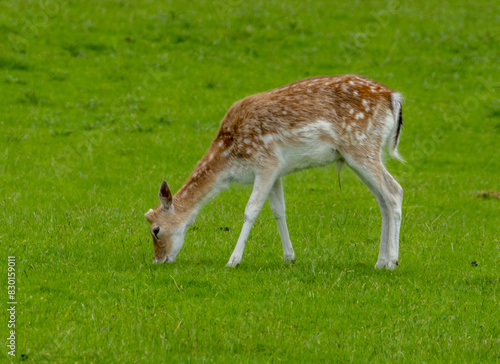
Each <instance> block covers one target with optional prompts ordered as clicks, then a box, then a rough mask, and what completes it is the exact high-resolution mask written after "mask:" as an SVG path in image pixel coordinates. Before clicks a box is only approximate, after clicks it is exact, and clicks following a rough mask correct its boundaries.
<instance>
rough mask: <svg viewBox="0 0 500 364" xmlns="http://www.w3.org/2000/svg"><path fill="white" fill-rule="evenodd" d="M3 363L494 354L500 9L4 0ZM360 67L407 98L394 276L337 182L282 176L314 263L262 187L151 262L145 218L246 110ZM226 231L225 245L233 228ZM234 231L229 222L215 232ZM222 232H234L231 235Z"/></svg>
mask: <svg viewBox="0 0 500 364" xmlns="http://www.w3.org/2000/svg"><path fill="white" fill-rule="evenodd" d="M0 9H1V11H0V131H1V132H0V156H1V157H0V192H1V193H0V205H1V208H0V217H1V230H0V244H1V249H0V250H1V254H0V256H1V260H0V262H1V264H2V269H1V272H3V273H2V274H3V278H2V279H1V280H0V281H1V282H2V289H1V290H0V292H1V300H2V307H3V309H2V310H1V313H0V318H1V329H0V334H1V335H2V336H1V337H2V343H6V339H7V337H8V336H9V330H10V329H8V325H7V323H8V320H9V316H8V313H7V311H6V308H7V307H8V304H7V302H9V297H8V295H7V267H8V260H7V259H8V258H7V257H8V256H15V257H16V296H15V299H16V301H17V306H16V309H17V311H16V328H15V330H16V353H15V354H16V356H15V357H14V358H12V357H11V356H10V355H9V354H8V351H9V350H10V349H9V348H8V347H7V346H6V345H5V344H4V345H3V346H2V348H3V349H2V350H1V353H0V361H2V362H9V361H13V362H18V361H25V362H32V363H40V362H44V361H47V362H54V363H74V362H79V363H82V362H83V363H87V362H95V363H108V362H123V363H134V362H165V363H169V362H204V361H214V362H231V363H232V362H257V363H260V362H312V361H324V362H343V363H346V362H388V361H401V362H425V363H434V362H449V363H451V362H467V363H474V362H478V363H479V362H481V363H484V362H492V363H494V362H500V307H499V301H500V296H499V280H500V268H499V264H500V200H499V199H498V198H496V197H494V196H489V197H488V195H487V196H486V197H481V196H478V193H479V192H481V191H499V190H500V152H499V147H500V100H499V97H498V95H499V92H500V83H499V81H500V56H499V55H500V29H499V27H498V24H499V22H500V18H499V15H498V14H500V4H499V3H498V2H495V1H484V0H483V1H472V0H460V1H453V2H446V1H445V2H439V3H438V2H424V3H423V4H420V5H417V3H416V2H410V1H398V0H392V1H389V2H386V1H363V2H361V1H355V2H336V3H333V2H328V1H317V2H303V1H298V0H297V1H295V0H294V1H277V0H271V1H255V2H253V1H242V0H228V1H225V2H215V1H195V2H174V1H164V2H154V1H129V0H115V1H96V0H94V1H86V2H83V1H66V0H44V1H1V2H0ZM344 73H357V74H361V75H364V76H367V77H369V78H372V79H375V80H377V81H379V82H382V83H384V84H386V85H388V86H389V87H391V88H392V89H395V90H398V91H400V92H401V93H403V94H404V96H405V97H406V103H405V106H404V113H405V114H404V115H405V127H404V130H403V134H402V137H401V142H400V148H399V150H400V152H401V153H402V154H403V156H404V157H405V158H406V160H407V163H406V164H401V163H399V162H397V161H393V160H391V161H388V164H387V165H388V169H389V170H390V171H391V173H392V174H393V175H394V176H395V177H396V178H397V179H398V180H399V181H400V183H401V185H402V186H403V188H404V191H405V195H404V202H403V223H402V232H401V241H400V259H399V263H400V266H399V268H398V269H397V270H395V271H386V270H383V271H379V270H375V269H374V265H375V263H376V261H377V255H378V244H379V238H380V228H381V217H380V212H379V209H378V206H377V203H376V201H375V199H374V197H373V196H372V194H371V193H370V191H369V190H368V189H367V188H366V187H365V186H364V185H363V184H362V183H361V182H360V181H359V180H358V179H357V177H356V176H355V174H354V173H353V172H352V171H350V170H348V169H347V168H346V169H345V170H343V171H342V191H340V190H339V188H338V185H337V180H336V171H335V168H334V167H333V166H331V167H327V168H323V169H315V170H308V171H304V172H301V173H298V174H294V175H290V176H288V177H286V178H285V179H284V189H285V197H286V201H287V222H288V227H289V230H290V235H291V240H292V243H293V246H294V249H295V253H296V257H297V260H296V262H295V264H293V265H288V264H285V263H283V260H282V248H281V242H280V238H279V235H278V229H277V226H276V222H275V219H274V217H273V216H272V213H271V211H270V209H269V206H268V204H266V206H265V208H264V209H263V211H262V212H261V214H260V215H259V218H258V219H257V221H256V223H255V225H254V227H253V230H252V232H251V234H250V238H249V241H248V243H247V248H246V250H245V255H244V257H243V261H242V264H241V265H240V266H239V267H238V268H237V269H230V268H226V267H225V264H226V262H227V259H228V258H229V256H230V255H231V252H232V250H233V248H234V245H235V244H236V240H237V237H238V234H239V230H240V228H241V226H242V223H243V212H244V207H245V204H246V201H247V199H248V197H249V195H250V191H251V189H250V187H249V186H232V187H231V188H230V189H229V190H227V191H225V192H223V193H222V194H220V195H219V196H217V197H216V198H215V199H213V200H212V201H211V202H210V203H208V204H207V205H206V206H205V207H204V208H203V210H202V211H201V213H200V215H199V216H198V218H197V221H196V224H195V225H194V227H192V228H190V229H189V231H188V233H187V235H186V240H185V244H184V247H183V249H182V251H181V252H180V254H179V256H178V258H177V261H176V262H175V263H173V264H167V265H160V266H156V265H153V264H152V260H153V245H152V242H151V237H150V235H149V231H148V227H149V225H148V223H147V222H146V221H145V219H144V213H145V212H146V211H147V210H148V209H149V208H151V207H154V205H156V204H157V202H158V201H157V191H158V188H159V185H160V183H161V181H162V180H163V179H166V180H167V181H168V182H169V184H170V186H171V187H172V189H173V190H174V191H176V190H178V189H179V188H180V187H181V185H182V184H183V182H184V181H185V179H186V178H187V177H188V175H189V173H190V172H191V170H192V169H193V168H194V166H195V165H196V162H197V161H198V160H199V159H200V158H201V157H202V156H203V154H204V153H205V151H206V150H207V149H208V147H209V145H210V142H211V140H212V138H213V137H214V136H215V135H216V132H217V129H218V125H219V122H220V120H221V119H222V117H223V116H224V114H225V112H226V110H227V109H228V108H229V107H230V106H231V105H232V103H233V102H235V101H237V100H239V99H241V98H243V97H245V96H247V95H250V94H254V93H257V92H261V91H265V90H269V89H272V88H275V87H278V86H281V85H284V84H287V83H290V82H293V81H295V80H299V79H302V78H306V77H310V76H316V75H334V74H344ZM226 227H229V230H228V229H225V228H226ZM220 228H223V229H220ZM227 230H228V231H227Z"/></svg>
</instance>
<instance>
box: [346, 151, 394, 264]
mask: <svg viewBox="0 0 500 364" xmlns="http://www.w3.org/2000/svg"><path fill="white" fill-rule="evenodd" d="M346 160H347V163H348V165H349V166H350V167H351V168H352V169H353V170H354V171H355V172H356V174H357V175H358V176H359V177H360V179H361V180H362V181H363V182H364V183H365V184H366V185H367V186H368V188H369V189H370V190H371V191H372V193H373V194H374V195H375V198H376V199H377V202H378V204H379V207H380V212H381V214H382V233H381V237H380V250H379V256H378V261H377V264H376V265H375V268H387V269H395V268H396V267H397V265H398V257H399V231H400V227H401V206H402V202H403V189H402V188H401V186H400V185H399V184H398V183H397V182H396V180H395V179H394V178H393V177H392V176H391V175H390V173H389V172H388V171H387V170H386V168H385V167H384V165H383V164H382V162H381V161H380V159H377V160H367V159H364V160H362V159H361V158H357V159H354V158H352V157H350V158H346Z"/></svg>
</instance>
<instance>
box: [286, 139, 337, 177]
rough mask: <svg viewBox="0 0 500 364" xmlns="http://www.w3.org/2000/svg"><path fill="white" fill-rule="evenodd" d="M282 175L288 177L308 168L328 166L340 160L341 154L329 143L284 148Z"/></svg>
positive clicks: (320, 142) (321, 142)
mask: <svg viewBox="0 0 500 364" xmlns="http://www.w3.org/2000/svg"><path fill="white" fill-rule="evenodd" d="M280 149H281V156H282V158H283V159H282V161H283V162H282V163H283V165H282V166H281V173H280V174H281V175H287V174H290V173H293V172H296V171H300V170H303V169H307V168H314V167H321V166H326V165H328V164H331V163H333V162H335V161H336V160H338V159H340V157H341V156H340V154H339V153H338V152H337V151H336V150H335V148H334V147H333V146H332V145H331V144H330V143H327V142H324V141H318V142H317V143H316V144H314V145H303V146H296V147H282V148H280Z"/></svg>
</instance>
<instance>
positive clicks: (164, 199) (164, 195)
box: [158, 181, 174, 211]
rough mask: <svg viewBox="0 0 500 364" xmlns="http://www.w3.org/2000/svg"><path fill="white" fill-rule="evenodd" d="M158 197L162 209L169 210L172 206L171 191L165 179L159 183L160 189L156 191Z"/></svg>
mask: <svg viewBox="0 0 500 364" xmlns="http://www.w3.org/2000/svg"><path fill="white" fill-rule="evenodd" d="M158 198H159V199H160V202H161V209H162V210H164V211H169V210H172V209H173V208H174V206H173V205H172V191H170V188H169V187H168V184H167V182H165V181H163V182H162V183H161V186H160V191H159V192H158Z"/></svg>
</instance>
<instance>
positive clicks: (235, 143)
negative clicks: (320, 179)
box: [145, 75, 404, 269]
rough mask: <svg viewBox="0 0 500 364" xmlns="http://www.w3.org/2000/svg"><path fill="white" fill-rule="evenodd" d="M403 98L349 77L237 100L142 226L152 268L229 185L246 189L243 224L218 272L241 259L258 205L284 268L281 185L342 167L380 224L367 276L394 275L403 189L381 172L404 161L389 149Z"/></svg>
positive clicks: (287, 256)
mask: <svg viewBox="0 0 500 364" xmlns="http://www.w3.org/2000/svg"><path fill="white" fill-rule="evenodd" d="M402 103H403V97H402V95H401V94H400V93H398V92H395V91H393V90H391V89H390V88H388V87H387V86H385V85H383V84H381V83H378V82H376V81H373V80H370V79H368V78H365V77H362V76H358V75H339V76H319V77H313V78H308V79H304V80H300V81H296V82H293V83H291V84H289V85H286V86H282V87H279V88H277V89H274V90H271V91H267V92H262V93H258V94H255V95H251V96H248V97H245V98H244V99H242V100H240V101H237V102H236V103H235V104H234V105H233V106H231V108H229V110H228V111H227V113H226V114H225V116H224V118H223V119H222V121H221V124H220V128H219V131H218V133H217V136H216V137H215V139H214V140H213V141H212V143H211V145H210V148H209V149H208V152H207V153H206V155H205V156H203V158H202V159H201V160H200V161H199V162H198V164H197V165H196V167H195V169H194V170H193V172H192V173H191V175H190V176H189V177H188V179H187V181H186V182H185V183H184V184H183V185H182V187H181V189H180V190H179V191H178V192H177V193H176V194H175V195H173V194H172V191H171V190H170V188H169V186H168V184H167V182H166V181H163V182H161V185H160V189H159V192H158V198H159V201H160V203H159V204H158V205H157V206H156V208H155V209H150V210H149V211H148V212H147V213H146V214H145V218H146V220H147V221H148V222H149V224H150V232H151V236H152V238H153V246H154V249H153V250H154V260H153V263H155V264H156V263H165V262H168V263H172V262H173V261H174V260H175V258H176V256H177V254H178V253H179V251H180V250H181V248H182V246H183V243H184V238H185V235H186V231H187V229H188V227H189V226H191V225H192V224H194V222H195V219H196V216H197V215H198V212H199V211H200V209H201V208H202V206H203V205H204V204H205V203H206V202H207V201H209V200H210V199H211V198H213V197H214V196H215V195H217V194H218V193H220V192H221V191H222V190H224V189H226V188H228V187H229V185H230V184H232V183H239V184H253V187H252V192H251V195H250V199H249V200H248V203H247V205H246V207H245V212H244V222H243V227H242V229H241V232H240V235H239V238H238V241H237V243H236V246H235V248H234V251H233V253H232V254H231V257H230V258H229V261H228V263H227V267H237V266H238V265H239V264H240V262H241V260H242V257H243V251H244V249H245V244H246V242H247V238H248V236H249V233H250V230H251V228H252V225H253V223H254V221H255V219H256V218H257V216H258V214H259V212H260V211H261V209H262V207H263V205H264V203H265V202H266V200H267V199H268V200H269V204H270V207H271V211H272V213H273V215H274V217H275V218H276V221H277V224H278V230H279V234H280V237H281V242H282V246H283V255H284V260H285V262H294V261H295V253H294V250H293V247H292V243H291V241H290V236H289V233H288V228H287V224H286V217H285V199H284V194H283V185H282V178H283V177H284V176H286V175H288V174H290V173H294V172H297V171H300V170H304V169H308V168H314V167H321V166H326V165H329V164H332V163H336V165H337V173H338V178H339V184H340V170H341V168H342V166H344V165H345V164H347V166H348V167H350V168H351V169H352V170H353V171H354V172H355V174H357V176H358V177H359V178H360V179H361V181H362V182H363V183H364V184H365V185H366V186H367V187H368V188H369V189H370V191H371V192H372V193H373V195H374V196H375V199H376V201H377V203H378V205H379V208H380V212H381V215H382V231H381V238H380V247H379V254H378V260H377V263H376V264H375V268H376V269H380V268H386V269H395V268H396V267H397V266H398V257H399V233H400V226H401V208H402V200H403V189H402V187H401V186H400V185H399V183H398V182H397V181H396V180H395V179H394V178H393V177H392V175H391V174H390V173H389V172H388V171H387V169H386V168H385V166H384V162H383V160H384V154H385V153H384V151H385V149H387V151H388V153H389V155H390V156H391V157H393V158H395V159H397V160H400V161H401V162H404V160H403V159H402V157H401V155H400V154H399V152H398V150H397V147H398V144H399V139H400V134H401V128H402V126H403V115H402Z"/></svg>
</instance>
